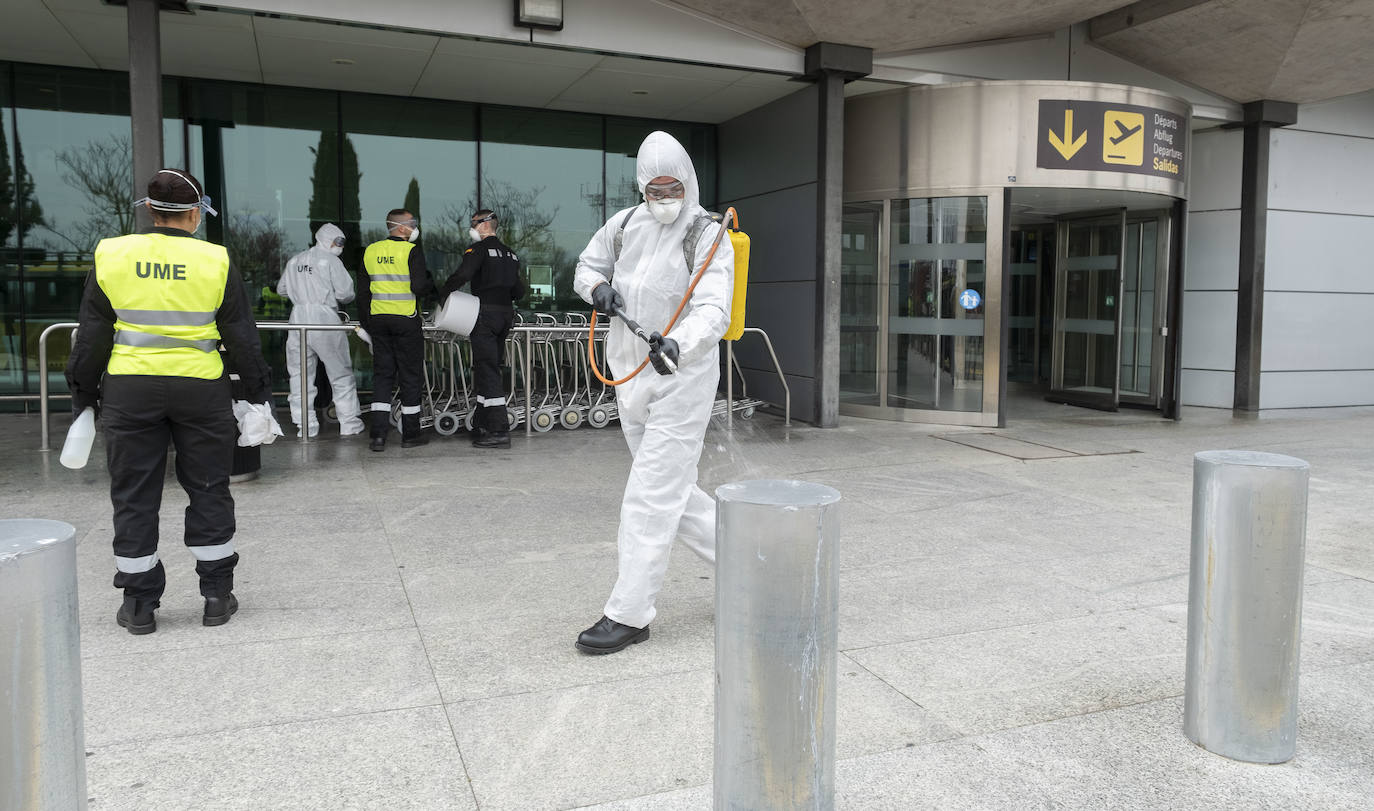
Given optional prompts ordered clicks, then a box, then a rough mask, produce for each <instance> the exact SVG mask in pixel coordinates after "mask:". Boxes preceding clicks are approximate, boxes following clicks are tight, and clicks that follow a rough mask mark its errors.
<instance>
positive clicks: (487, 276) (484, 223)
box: [439, 208, 529, 448]
mask: <svg viewBox="0 0 1374 811" xmlns="http://www.w3.org/2000/svg"><path fill="white" fill-rule="evenodd" d="M497 222H498V220H497V218H496V215H495V214H494V213H492V211H491V209H488V208H484V209H482V210H481V211H478V212H477V213H476V214H473V215H472V229H471V230H469V231H468V235H469V236H471V237H472V240H473V243H472V245H471V246H470V247H469V248H468V249H467V250H466V251H464V252H463V262H462V264H460V265H459V266H458V269H457V270H455V271H454V272H453V275H452V276H449V277H448V280H447V281H445V282H444V286H443V288H441V289H440V290H439V301H441V302H443V301H446V300H447V299H448V296H449V294H450V293H452V292H453V291H455V290H457V289H458V288H460V287H462V286H463V285H465V284H467V283H468V282H471V283H472V294H473V295H474V296H477V298H478V299H480V301H481V307H480V309H479V310H478V311H477V323H476V324H475V325H474V326H473V328H472V335H471V336H469V340H470V341H471V342H472V367H473V369H472V377H473V385H474V388H476V389H477V407H478V409H479V410H478V412H477V417H476V419H474V420H473V429H474V432H475V436H474V437H473V439H472V446H473V447H474V448H509V447H510V432H509V427H510V423H509V421H508V420H507V417H506V389H505V386H504V384H503V383H502V382H501V364H502V363H503V362H504V359H503V355H504V354H505V350H506V336H508V335H510V330H511V327H512V326H513V325H514V323H515V302H517V301H519V300H520V299H522V298H524V297H525V295H526V294H527V293H528V292H529V289H528V288H527V287H526V285H525V282H524V280H523V279H521V278H520V259H519V257H517V256H516V255H515V252H514V251H512V250H511V249H510V248H508V247H506V245H505V243H503V242H501V240H500V239H499V238H498V237H497V236H496V225H497Z"/></svg>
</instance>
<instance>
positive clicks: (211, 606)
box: [200, 594, 239, 625]
mask: <svg viewBox="0 0 1374 811" xmlns="http://www.w3.org/2000/svg"><path fill="white" fill-rule="evenodd" d="M238 610H239V598H237V597H235V596H234V595H233V594H230V595H229V596H228V597H206V598H205V616H204V617H202V618H201V620H200V624H201V625H223V624H224V623H226V622H228V621H229V618H230V617H232V616H234V615H235V614H237V613H238Z"/></svg>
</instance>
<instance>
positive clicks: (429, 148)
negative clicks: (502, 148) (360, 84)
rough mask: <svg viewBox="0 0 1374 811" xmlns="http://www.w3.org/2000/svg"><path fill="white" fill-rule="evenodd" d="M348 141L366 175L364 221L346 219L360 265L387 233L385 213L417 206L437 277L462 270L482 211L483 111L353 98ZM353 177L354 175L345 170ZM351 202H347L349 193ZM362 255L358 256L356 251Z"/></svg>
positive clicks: (361, 188)
mask: <svg viewBox="0 0 1374 811" xmlns="http://www.w3.org/2000/svg"><path fill="white" fill-rule="evenodd" d="M342 104H343V124H344V131H345V132H346V133H347V135H346V141H347V143H348V144H349V148H351V149H352V150H353V154H354V155H356V158H355V160H356V166H357V168H358V170H359V172H360V173H361V177H360V178H359V179H358V181H357V187H356V197H357V200H358V202H359V204H360V206H361V212H362V214H361V223H358V222H356V221H352V220H350V216H352V214H350V215H348V216H345V218H344V219H345V221H346V224H345V225H344V231H345V233H346V234H349V235H350V236H351V235H352V234H354V233H359V226H360V227H361V232H360V238H358V239H350V240H349V243H350V246H351V248H352V250H351V251H350V250H347V249H346V250H345V253H344V257H343V259H344V264H345V265H346V266H347V267H348V268H349V269H350V270H353V269H355V268H357V266H358V262H360V261H361V259H362V253H363V249H364V248H365V247H366V246H367V245H368V244H369V243H372V242H376V241H377V240H380V239H385V238H386V223H385V222H384V220H385V219H386V213H387V212H388V211H390V210H391V209H393V208H405V209H408V210H410V212H411V213H413V214H415V215H416V216H417V217H418V218H419V219H420V234H421V236H420V248H421V249H422V250H423V251H424V253H425V260H426V262H427V263H428V265H429V269H430V272H431V273H432V274H433V275H434V279H435V281H436V282H442V281H443V280H444V279H446V278H448V275H449V274H450V273H452V272H453V271H454V270H456V269H457V267H458V263H459V262H460V261H461V260H462V256H463V251H465V250H466V249H467V247H468V244H469V243H470V240H469V239H468V220H469V219H470V218H471V216H472V212H473V211H476V210H477V200H476V192H477V137H476V120H475V116H476V108H475V107H474V106H473V105H470V104H457V103H451V102H436V101H428V100H424V99H401V98H392V97H387V96H354V95H346V96H344V97H343V100H342ZM345 175H346V176H347V172H345ZM345 199H348V197H347V195H345ZM355 254H356V256H355Z"/></svg>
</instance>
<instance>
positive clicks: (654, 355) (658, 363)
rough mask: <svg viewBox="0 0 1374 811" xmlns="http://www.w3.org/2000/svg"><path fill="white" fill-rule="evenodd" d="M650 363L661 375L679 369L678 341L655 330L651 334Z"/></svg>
mask: <svg viewBox="0 0 1374 811" xmlns="http://www.w3.org/2000/svg"><path fill="white" fill-rule="evenodd" d="M649 363H652V364H653V366H654V371H655V372H658V373H659V374H661V375H670V374H672V373H673V372H676V371H677V341H674V340H673V339H672V338H665V337H663V336H662V335H660V334H658V333H657V332H655V333H654V334H652V335H650V336H649Z"/></svg>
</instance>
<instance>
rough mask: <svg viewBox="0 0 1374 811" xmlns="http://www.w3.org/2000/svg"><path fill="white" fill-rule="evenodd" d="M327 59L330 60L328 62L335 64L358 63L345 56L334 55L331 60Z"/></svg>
mask: <svg viewBox="0 0 1374 811" xmlns="http://www.w3.org/2000/svg"><path fill="white" fill-rule="evenodd" d="M329 61H330V62H333V63H334V64H336V65H356V64H358V63H357V62H355V61H353V60H352V59H349V58H348V57H346V56H336V57H334V58H333V59H331V60H329Z"/></svg>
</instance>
